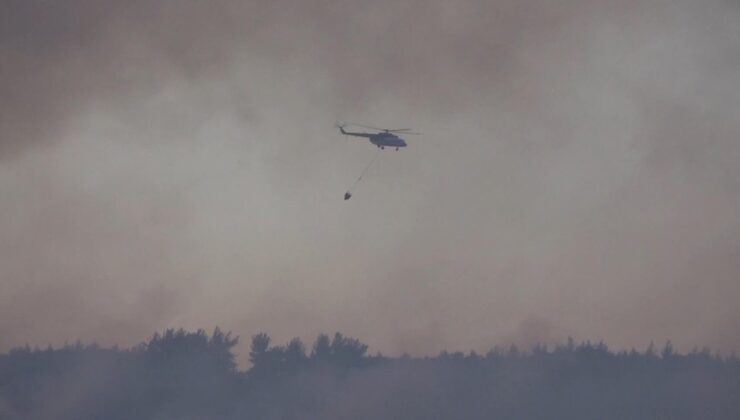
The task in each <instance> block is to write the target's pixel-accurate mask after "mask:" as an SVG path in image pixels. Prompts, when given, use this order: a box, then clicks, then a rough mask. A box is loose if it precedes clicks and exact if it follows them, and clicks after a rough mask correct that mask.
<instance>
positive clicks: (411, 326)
mask: <svg viewBox="0 0 740 420" xmlns="http://www.w3.org/2000/svg"><path fill="white" fill-rule="evenodd" d="M738 22H740V5H739V4H738V3H737V2H736V1H730V0H726V1H719V0H718V1H701V2H699V1H690V0H671V1H667V0H665V1H661V0H655V1H648V0H642V1H637V0H634V1H632V0H630V1H586V0H572V1H560V2H552V1H545V0H526V1H520V0H516V1H515V0H500V1H484V0H470V1H454V2H452V1H446V0H444V1H443V0H424V1H412V0H407V1H403V0H402V1H389V0H388V1H386V0H382V1H373V2H368V1H359V0H357V1H330V0H325V1H318V0H316V1H298V0H294V1H267V0H263V1H258V0H254V1H242V2H237V1H226V0H215V1H208V2H205V1H174V0H156V1H137V0H134V1H128V2H113V1H93V0H71V1H65V2H55V1H40V0H3V1H0V94H1V97H2V101H0V200H1V201H0V348H1V349H7V348H9V347H11V346H13V345H19V344H24V343H26V342H28V343H30V344H32V345H33V344H38V345H45V344H46V343H52V344H60V343H63V342H64V340H74V339H77V338H80V339H82V340H84V341H92V340H97V341H98V342H101V343H104V344H110V343H120V344H122V345H130V344H135V343H137V342H139V341H141V340H143V339H145V338H146V337H147V336H148V335H150V334H151V333H152V332H153V331H154V330H156V329H162V328H165V327H170V326H178V327H179V326H182V327H186V328H199V327H202V328H207V329H210V328H212V327H213V326H216V325H218V326H220V327H221V328H223V329H226V330H232V331H233V332H234V333H236V334H239V335H241V336H242V337H248V336H250V335H251V334H254V333H257V332H259V331H262V330H264V331H268V332H270V333H271V334H272V335H273V337H274V338H275V339H276V340H277V341H285V340H287V339H288V338H290V337H292V336H295V335H300V336H302V337H304V338H310V337H312V336H314V335H315V334H317V333H319V332H321V331H327V332H331V331H336V330H340V331H344V332H345V333H348V334H351V335H354V336H357V337H360V338H362V339H363V340H364V341H366V342H368V343H370V344H372V348H373V349H377V350H381V351H383V352H388V353H391V354H398V353H401V352H409V353H414V354H420V353H436V352H437V351H439V350H442V349H449V350H456V349H462V350H465V349H471V348H473V349H479V350H486V349H487V348H490V347H491V346H493V345H495V344H504V345H505V344H508V343H511V342H514V343H518V344H525V345H526V344H529V343H532V342H535V341H545V342H554V341H563V340H564V338H565V337H567V336H569V335H570V336H573V337H574V338H576V339H591V340H599V339H603V340H605V341H607V342H608V343H610V344H611V345H612V346H614V347H619V348H621V347H630V346H636V347H639V348H644V347H645V346H646V345H647V344H648V343H649V342H650V341H651V340H655V342H656V343H661V342H662V341H664V340H666V339H671V340H672V341H673V342H674V344H675V345H676V346H677V347H678V348H679V349H684V350H686V349H689V348H690V347H692V346H694V345H709V346H711V347H713V348H715V349H719V350H722V351H729V350H733V349H737V348H739V347H740V333H738V331H740V309H738V305H737V302H738V301H740V118H738V115H740V114H739V111H740V25H738ZM340 120H343V121H354V122H362V123H366V124H374V125H380V126H388V127H412V128H415V129H417V130H419V131H422V132H423V133H424V135H423V136H418V137H409V138H408V139H407V140H408V141H409V143H410V147H409V148H408V149H406V150H403V151H400V152H398V153H396V152H395V151H386V152H385V153H383V154H381V156H380V158H379V159H378V161H377V162H376V164H375V165H374V166H373V167H372V168H371V169H370V171H369V172H368V174H367V175H366V177H365V179H364V180H363V182H362V183H361V184H360V185H359V187H358V189H357V191H356V193H355V195H354V197H353V198H352V199H351V200H350V201H347V202H343V201H342V195H343V193H344V191H345V190H346V189H347V187H348V186H349V185H351V183H352V182H353V181H354V179H355V178H356V177H357V176H358V175H359V172H360V171H361V170H362V168H363V167H364V165H366V164H367V162H368V161H369V160H370V159H371V158H372V156H373V154H374V153H375V150H374V149H373V148H372V147H371V146H370V145H369V144H367V143H363V142H361V141H358V140H356V139H349V138H343V137H341V136H340V135H339V134H338V133H337V132H336V130H335V129H334V127H333V124H334V123H335V122H336V121H340ZM245 353H246V351H245V349H244V347H242V351H241V354H242V355H244V354H245ZM242 357H243V356H242Z"/></svg>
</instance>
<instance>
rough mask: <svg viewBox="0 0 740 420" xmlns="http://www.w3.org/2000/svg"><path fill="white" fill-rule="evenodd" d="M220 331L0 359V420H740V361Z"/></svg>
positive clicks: (702, 355)
mask: <svg viewBox="0 0 740 420" xmlns="http://www.w3.org/2000/svg"><path fill="white" fill-rule="evenodd" d="M237 341H238V339H237V338H236V337H233V336H232V335H231V334H229V333H224V332H222V331H221V330H219V329H216V330H214V331H213V333H211V334H207V333H206V332H205V331H202V330H199V331H195V332H187V331H184V330H167V331H165V332H163V333H162V334H155V335H154V336H153V337H152V338H151V339H150V340H148V341H147V342H145V343H142V344H140V345H138V346H136V347H134V348H130V349H119V348H116V347H113V348H102V347H99V346H97V345H83V344H81V343H79V342H78V343H76V344H74V345H66V346H64V347H62V348H57V349H55V348H52V347H48V348H46V349H38V348H34V349H31V348H29V347H28V346H26V347H23V348H17V349H14V350H12V351H10V352H8V353H7V354H2V355H0V419H80V420H84V419H158V420H166V419H229V420H230V419H349V418H352V419H380V418H383V419H387V418H393V419H396V418H397V419H491V418H503V419H507V418H510V419H542V418H548V419H596V418H598V419H626V418H629V419H659V418H668V419H738V418H740V362H739V361H738V360H737V358H736V357H734V356H729V357H721V356H719V355H716V354H712V353H711V352H710V351H709V350H708V349H702V350H698V349H696V350H694V351H692V352H689V353H687V354H680V353H677V352H676V351H674V349H673V347H672V345H671V344H670V342H669V343H666V345H665V346H663V347H662V348H661V349H659V350H656V349H655V348H654V346H652V345H651V346H650V347H649V348H648V349H647V350H646V351H643V352H639V351H636V350H631V351H619V352H613V351H611V350H609V349H608V347H607V346H606V345H605V344H604V343H589V342H585V343H575V342H574V341H573V340H568V342H567V343H565V344H564V345H560V346H555V347H551V348H549V347H547V346H544V345H538V346H535V347H533V348H531V349H526V350H523V349H518V348H517V347H515V346H511V347H508V348H505V349H503V348H494V349H492V350H491V351H489V352H488V353H486V354H477V353H475V352H469V353H461V352H455V353H447V352H443V353H441V354H439V355H438V356H435V357H424V358H415V357H410V356H402V357H399V358H390V357H385V356H382V355H380V354H378V355H375V356H370V355H368V354H367V351H368V346H367V345H365V344H363V343H362V342H360V341H359V340H357V339H354V338H350V337H345V336H343V335H342V334H339V333H337V334H335V335H334V336H333V337H329V336H327V335H319V336H318V337H317V338H316V340H315V341H314V342H313V343H312V344H311V345H310V346H306V345H305V344H304V343H303V342H301V340H299V339H297V338H296V339H293V340H291V341H290V342H288V343H287V344H285V345H272V343H271V340H270V337H269V336H268V335H266V334H258V335H255V336H254V337H252V342H251V347H250V352H249V359H250V362H251V367H250V368H249V369H247V370H239V369H238V368H237V365H236V363H235V355H234V346H235V345H236V344H237Z"/></svg>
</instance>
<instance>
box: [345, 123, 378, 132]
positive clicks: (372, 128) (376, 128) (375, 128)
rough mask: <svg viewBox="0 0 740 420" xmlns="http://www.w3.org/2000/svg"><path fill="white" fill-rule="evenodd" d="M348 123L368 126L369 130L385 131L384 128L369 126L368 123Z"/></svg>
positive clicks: (363, 126)
mask: <svg viewBox="0 0 740 420" xmlns="http://www.w3.org/2000/svg"><path fill="white" fill-rule="evenodd" d="M350 125H356V126H357V127H362V128H369V129H371V130H377V131H385V128H378V127H371V126H369V125H363V124H355V123H350Z"/></svg>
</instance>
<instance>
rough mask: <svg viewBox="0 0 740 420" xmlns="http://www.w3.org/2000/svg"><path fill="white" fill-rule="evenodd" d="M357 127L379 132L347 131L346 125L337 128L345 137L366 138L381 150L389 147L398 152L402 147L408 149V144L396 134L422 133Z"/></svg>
mask: <svg viewBox="0 0 740 420" xmlns="http://www.w3.org/2000/svg"><path fill="white" fill-rule="evenodd" d="M352 125H356V126H358V127H363V128H369V129H370V130H375V131H378V133H358V132H352V131H346V130H345V129H344V127H346V126H347V125H346V124H337V128H339V131H340V132H341V133H342V134H344V135H345V136H355V137H365V138H367V139H368V140H370V143H372V144H374V145H375V146H377V147H378V148H379V149H381V150H385V148H386V146H387V147H395V148H396V150H398V149H399V148H401V147H406V146H408V144H407V143H406V141H405V140H404V139H402V138H401V137H399V136H398V135H396V133H399V134H401V135H406V134H413V135H418V134H420V133H414V132H412V131H411V129H410V128H397V129H393V130H391V129H388V128H376V127H370V126H367V125H361V124H352Z"/></svg>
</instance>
